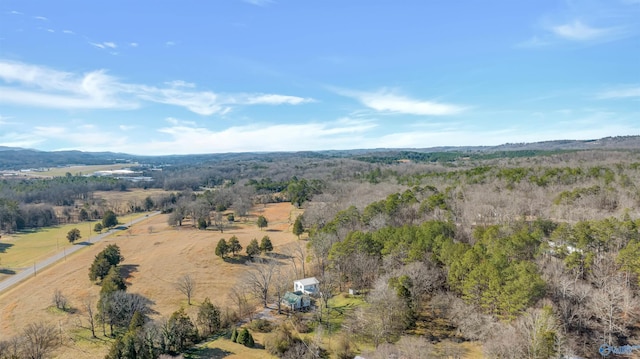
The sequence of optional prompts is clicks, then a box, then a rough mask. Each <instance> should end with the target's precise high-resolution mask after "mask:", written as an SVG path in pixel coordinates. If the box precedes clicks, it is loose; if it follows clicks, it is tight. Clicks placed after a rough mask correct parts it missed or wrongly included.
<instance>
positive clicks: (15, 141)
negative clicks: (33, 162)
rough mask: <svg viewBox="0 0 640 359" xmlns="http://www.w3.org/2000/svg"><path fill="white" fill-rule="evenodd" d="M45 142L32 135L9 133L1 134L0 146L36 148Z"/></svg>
mask: <svg viewBox="0 0 640 359" xmlns="http://www.w3.org/2000/svg"><path fill="white" fill-rule="evenodd" d="M42 142H43V140H42V139H41V138H39V137H37V136H34V135H33V134H32V133H18V132H9V133H2V134H0V146H7V147H22V148H34V147H35V146H36V145H37V144H39V143H42Z"/></svg>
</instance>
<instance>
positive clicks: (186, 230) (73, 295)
mask: <svg viewBox="0 0 640 359" xmlns="http://www.w3.org/2000/svg"><path fill="white" fill-rule="evenodd" d="M293 211H296V210H295V208H294V207H293V206H292V205H291V204H289V203H278V204H269V205H267V206H259V207H258V208H256V212H254V213H253V214H252V215H251V216H249V217H248V219H247V221H246V222H236V223H235V224H234V226H232V227H230V228H229V229H228V230H225V232H224V233H220V232H218V231H211V230H207V231H202V230H197V229H194V228H192V227H187V226H183V227H180V228H174V227H170V226H168V225H167V215H158V216H155V217H150V218H149V219H148V220H145V221H142V222H140V223H138V224H135V225H133V226H132V227H131V228H130V229H129V230H124V231H121V232H118V233H116V234H114V235H112V236H109V237H107V238H105V239H104V240H102V241H101V242H99V243H96V244H94V245H91V246H87V248H86V249H85V250H82V251H79V252H77V253H75V254H73V255H72V256H69V257H67V259H66V260H65V261H61V262H59V263H57V264H55V265H53V266H51V267H49V268H48V269H46V270H44V271H42V272H39V273H38V274H37V276H35V277H33V278H31V279H29V280H27V281H24V282H22V283H21V284H19V285H17V286H15V287H13V288H11V289H9V290H8V291H6V292H4V293H2V294H0V337H2V338H5V337H10V336H12V335H15V334H17V333H19V332H20V330H21V329H22V328H23V327H24V326H25V325H26V324H27V323H30V322H37V321H46V322H50V323H54V324H56V325H57V326H59V327H60V328H61V331H62V332H63V333H64V334H65V338H66V339H65V340H67V341H68V342H67V344H66V345H64V346H62V347H61V349H60V350H59V357H60V358H74V359H81V358H96V357H102V356H103V355H104V354H105V353H106V350H107V346H106V345H100V341H101V340H103V339H99V340H98V342H94V341H93V340H90V339H87V338H84V339H82V340H81V342H82V343H81V344H82V345H75V344H74V343H76V341H78V340H80V339H79V337H78V335H77V333H78V330H79V328H81V327H86V326H87V325H88V324H87V319H86V315H85V311H84V309H83V302H84V301H85V300H86V299H87V298H93V302H94V303H95V302H96V301H97V297H98V293H99V290H100V287H99V286H97V285H96V284H94V283H92V282H90V281H89V278H88V268H89V266H90V265H91V263H92V261H93V259H94V256H95V255H96V254H97V253H98V252H100V251H101V250H102V249H103V248H104V247H105V246H106V245H108V244H111V243H114V244H117V245H118V246H119V247H120V250H121V253H122V255H123V256H124V257H125V260H124V262H123V263H121V270H122V272H123V273H124V274H125V275H126V282H127V284H128V289H127V290H128V291H130V292H135V293H140V294H142V295H144V296H146V297H148V298H149V299H151V300H152V301H153V302H154V303H155V304H154V305H153V309H154V310H155V311H156V312H157V313H158V314H157V316H158V317H161V316H163V317H168V316H169V315H170V314H171V313H172V312H174V311H175V310H177V309H179V308H180V307H181V306H183V307H185V308H186V309H187V312H188V313H189V314H190V315H191V316H192V317H195V313H196V311H197V304H198V303H200V302H201V301H202V300H204V298H206V297H209V298H210V299H211V301H212V302H213V303H215V304H218V305H230V304H231V303H230V300H229V298H228V293H229V292H230V291H231V288H232V287H234V286H235V285H236V284H237V283H238V281H239V279H240V278H241V277H242V275H243V273H244V272H245V271H246V270H247V268H246V265H245V264H244V263H242V262H239V261H223V260H222V259H220V258H219V257H217V256H215V254H214V253H215V246H216V244H217V242H218V240H219V239H220V238H226V239H228V238H230V237H231V236H233V235H235V236H237V237H238V239H239V241H240V243H241V245H242V246H243V247H245V248H246V246H247V245H248V244H249V242H250V241H251V239H253V238H257V239H258V240H260V239H261V238H262V237H263V236H264V235H268V236H269V237H270V238H271V241H272V242H273V245H274V247H275V248H274V252H279V250H281V249H282V247H283V246H286V245H287V244H288V243H291V242H293V241H296V240H297V239H296V237H295V236H294V235H293V234H292V233H291V226H292V224H293V220H295V216H292V212H293ZM258 215H264V216H265V217H266V218H267V219H268V220H269V226H268V227H267V228H266V229H264V230H260V229H259V228H258V227H257V225H256V224H255V218H256V217H257V216H258ZM121 222H123V221H122V220H121ZM87 229H88V227H87ZM65 233H66V232H65ZM65 240H66V239H65ZM49 243H50V242H49ZM53 243H54V245H55V242H53ZM49 245H50V246H51V244H49ZM243 253H244V250H243ZM287 265H288V263H287ZM185 274H189V275H190V276H191V277H192V278H194V279H195V281H196V285H197V288H196V291H195V295H194V297H193V300H192V302H193V304H194V305H192V306H188V305H187V303H186V297H185V296H184V295H182V294H180V293H179V292H178V291H177V290H176V288H175V282H176V281H177V279H178V278H179V277H180V276H182V275H185ZM56 289H59V290H61V291H62V293H63V294H64V295H65V296H66V297H67V298H68V299H69V302H70V306H71V307H72V308H73V310H72V311H71V312H70V313H64V312H63V313H61V312H59V311H55V310H52V308H51V307H52V297H53V293H54V291H55V290H56ZM83 337H84V336H83Z"/></svg>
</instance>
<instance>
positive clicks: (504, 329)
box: [0, 137, 640, 358]
mask: <svg viewBox="0 0 640 359" xmlns="http://www.w3.org/2000/svg"><path fill="white" fill-rule="evenodd" d="M637 141H638V139H637V137H624V138H609V139H602V140H599V141H598V142H597V146H599V147H601V149H584V150H583V149H570V150H563V149H554V150H549V151H546V150H507V151H502V150H501V151H496V150H485V149H482V150H475V151H471V152H469V151H468V152H465V153H461V152H456V151H451V152H428V151H425V152H419V151H394V150H390V151H386V152H370V153H364V154H363V153H360V152H359V153H354V154H349V153H344V154H340V155H339V156H331V155H315V154H256V155H254V156H251V157H248V158H241V157H243V156H244V155H238V157H237V158H233V157H232V158H228V155H225V156H222V157H217V156H216V155H212V157H211V158H210V159H209V160H205V161H202V159H199V158H193V159H189V158H185V165H183V166H180V167H176V166H170V167H163V168H162V170H160V171H159V170H157V168H158V166H159V165H160V162H161V161H162V160H163V159H162V158H157V159H151V160H152V161H158V163H148V164H144V163H142V162H137V163H135V164H134V165H132V167H131V168H132V169H135V172H141V173H143V174H144V175H145V176H149V177H150V178H152V179H153V180H152V181H145V182H135V181H130V180H127V179H126V178H114V177H109V176H107V177H105V176H81V175H72V174H70V173H66V172H61V173H65V174H63V175H61V176H53V177H51V178H30V179H25V178H15V177H11V176H9V177H6V178H5V179H3V181H2V182H0V183H1V186H0V190H1V191H2V193H3V196H4V197H3V199H2V202H0V203H1V204H2V206H1V207H0V210H1V211H0V213H1V214H2V215H1V216H0V218H1V219H2V222H1V223H0V224H1V228H2V237H1V238H0V249H1V251H0V270H1V272H0V285H2V283H3V282H7V283H8V281H9V280H11V279H12V277H14V276H18V275H19V274H20V273H21V272H28V273H29V275H28V276H27V277H25V278H24V279H23V280H21V281H20V282H19V283H17V284H14V285H11V286H9V287H8V288H5V289H3V290H2V291H1V292H0V313H1V320H0V337H1V338H2V341H0V357H2V358H14V357H17V358H21V357H29V355H30V354H29V353H30V349H29V348H33V347H34V346H35V347H37V348H38V350H39V351H40V354H38V355H40V356H39V357H42V358H49V357H51V358H96V357H105V358H132V357H135V358H147V357H148V358H156V357H180V356H181V357H185V358H265V357H282V358H314V357H327V358H352V357H355V356H356V355H360V356H361V357H364V358H387V357H399V358H494V357H497V358H522V357H530V358H569V357H572V358H595V357H598V356H601V353H602V350H610V351H612V350H614V349H615V350H627V351H629V353H628V354H629V355H633V354H634V353H633V351H634V350H635V349H634V348H635V346H636V345H638V339H639V334H640V298H639V292H638V288H639V286H640V281H639V276H640V271H639V269H638V268H639V267H638V260H639V258H640V244H639V243H640V232H639V231H638V228H639V226H640V219H639V215H638V204H639V203H640V192H639V191H638V187H637V183H638V180H640V162H638V158H639V157H638V149H637V148H636V145H637ZM573 145H574V146H575V145H578V144H577V143H574V144H573ZM590 146H593V144H590ZM615 147H619V149H615ZM4 153H5V154H6V155H7V156H12V155H17V154H18V153H17V152H11V151H8V152H4ZM60 155H63V154H60ZM147 160H149V159H147ZM74 168H77V167H74ZM132 172H134V171H132ZM60 193H64V194H65V195H64V196H60V195H58V194H60ZM112 217H115V219H116V220H115V221H113V222H111V223H109V221H110V218H112ZM76 231H77V232H76ZM76 234H77V235H78V237H74V236H73V235H76ZM74 248H77V249H78V250H76V251H73V252H72V249H74ZM114 249H115V250H117V255H116V263H111V262H109V261H111V260H112V258H114V257H113V253H115V252H113V250H114ZM110 251H111V252H110ZM61 252H62V254H64V256H60V257H59V258H58V260H57V261H55V263H53V264H51V265H48V266H47V267H45V268H41V267H39V266H38V263H41V262H43V261H44V260H46V259H47V258H50V257H53V256H54V255H56V254H58V253H61ZM105 253H106V254H105ZM108 253H112V254H108ZM101 261H102V262H101ZM103 262H104V263H106V264H104V265H103V264H101V263H103ZM103 266H106V267H104V268H103ZM32 269H33V270H35V269H37V270H35V272H29V271H31V270H32ZM107 272H108V273H107ZM303 278H313V280H314V281H315V280H317V283H318V284H317V287H316V288H317V291H316V292H313V291H312V292H309V293H310V294H309V295H306V294H303V292H295V291H296V290H297V289H295V288H294V281H296V280H302V279H303ZM305 288H306V287H305ZM305 290H306V289H305ZM294 292H295V293H299V294H296V295H298V296H299V297H295V296H293V297H291V296H292V295H293V294H292V293H294ZM295 293H294V294H295ZM305 296H306V297H305ZM287 298H302V299H301V300H302V301H301V302H299V303H298V302H287V300H289V299H287ZM305 298H308V300H310V301H309V305H308V306H307V305H305V304H303V303H304V301H305V300H306V299H305ZM296 300H298V299H296ZM298 306H300V307H298ZM136 323H137V324H136ZM241 332H242V333H245V334H242V335H240V333H241ZM34 333H36V334H37V335H36V334H34ZM34 335H36V337H38V336H39V337H40V338H49V340H48V341H47V340H40V341H33V339H32V338H33V336H34ZM248 336H250V337H251V339H250V340H248V339H247V338H248ZM240 337H242V339H238V338H240ZM603 345H604V347H603ZM603 348H604V349H603ZM616 348H618V349H616ZM620 348H622V349H620ZM625 348H628V349H625Z"/></svg>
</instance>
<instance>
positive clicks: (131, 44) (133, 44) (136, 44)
mask: <svg viewBox="0 0 640 359" xmlns="http://www.w3.org/2000/svg"><path fill="white" fill-rule="evenodd" d="M129 46H131V47H138V46H139V44H138V43H137V42H131V43H129Z"/></svg>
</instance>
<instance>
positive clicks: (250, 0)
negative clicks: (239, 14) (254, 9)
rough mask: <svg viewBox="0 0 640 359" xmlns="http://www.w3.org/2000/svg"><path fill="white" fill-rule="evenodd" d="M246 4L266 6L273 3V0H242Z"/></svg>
mask: <svg viewBox="0 0 640 359" xmlns="http://www.w3.org/2000/svg"><path fill="white" fill-rule="evenodd" d="M242 1H243V2H246V3H247V4H251V5H256V6H267V5H271V4H273V3H274V1H273V0H242Z"/></svg>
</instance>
